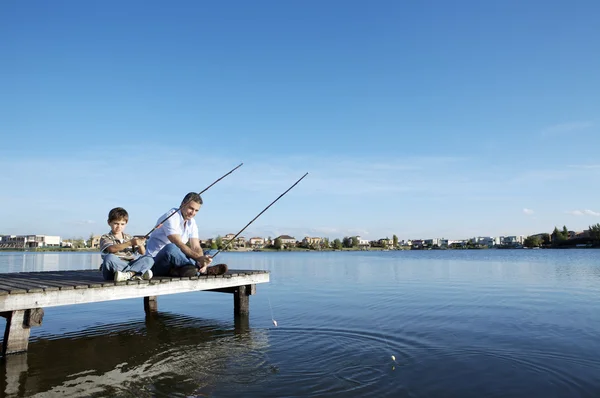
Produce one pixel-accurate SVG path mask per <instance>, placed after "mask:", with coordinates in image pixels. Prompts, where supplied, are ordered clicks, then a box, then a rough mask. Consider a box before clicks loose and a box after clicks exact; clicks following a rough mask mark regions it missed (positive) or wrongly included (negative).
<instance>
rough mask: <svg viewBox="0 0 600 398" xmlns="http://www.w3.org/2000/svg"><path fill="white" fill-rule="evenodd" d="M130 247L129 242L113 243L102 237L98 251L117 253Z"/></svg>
mask: <svg viewBox="0 0 600 398" xmlns="http://www.w3.org/2000/svg"><path fill="white" fill-rule="evenodd" d="M130 246H132V244H131V241H128V242H123V243H114V241H113V240H112V239H110V238H108V237H105V236H103V237H102V239H100V251H101V252H104V253H117V252H120V251H122V250H125V249H127V248H128V247H130Z"/></svg>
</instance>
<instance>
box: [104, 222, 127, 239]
mask: <svg viewBox="0 0 600 398" xmlns="http://www.w3.org/2000/svg"><path fill="white" fill-rule="evenodd" d="M108 225H110V231H111V232H112V233H113V235H116V234H120V233H122V232H123V231H124V230H125V226H126V225H127V221H126V220H124V219H120V220H112V221H109V222H108Z"/></svg>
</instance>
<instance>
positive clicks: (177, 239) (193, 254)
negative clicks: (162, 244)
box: [167, 234, 204, 262]
mask: <svg viewBox="0 0 600 398" xmlns="http://www.w3.org/2000/svg"><path fill="white" fill-rule="evenodd" d="M167 238H169V240H170V241H171V243H173V244H174V245H175V246H177V247H178V248H179V250H181V251H182V252H183V254H185V255H186V256H187V257H189V258H193V259H194V260H196V261H200V262H202V261H203V260H204V253H203V252H202V249H201V248H200V243H199V242H198V239H195V238H192V239H191V244H192V245H193V244H194V243H193V242H194V240H195V241H196V245H197V246H198V248H200V250H198V251H196V250H193V249H192V248H190V247H189V246H188V245H186V244H185V243H183V241H182V240H181V236H180V235H176V234H173V235H169V236H167ZM192 247H193V246H192Z"/></svg>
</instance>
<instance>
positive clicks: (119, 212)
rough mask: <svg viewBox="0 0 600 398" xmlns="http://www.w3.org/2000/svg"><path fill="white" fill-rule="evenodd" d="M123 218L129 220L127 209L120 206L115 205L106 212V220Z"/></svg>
mask: <svg viewBox="0 0 600 398" xmlns="http://www.w3.org/2000/svg"><path fill="white" fill-rule="evenodd" d="M119 220H125V222H127V221H129V214H127V210H125V209H124V208H122V207H115V208H114V209H112V210H111V211H109V212H108V222H112V221H119Z"/></svg>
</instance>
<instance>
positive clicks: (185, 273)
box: [147, 192, 227, 277]
mask: <svg viewBox="0 0 600 398" xmlns="http://www.w3.org/2000/svg"><path fill="white" fill-rule="evenodd" d="M201 206H202V198H201V197H200V195H198V194H197V193H195V192H190V193H188V194H187V195H185V197H184V198H183V200H182V201H181V207H180V208H179V210H178V209H171V210H169V211H168V212H167V213H165V214H163V215H162V216H161V217H160V218H159V219H158V221H157V223H161V222H162V221H164V220H165V219H166V218H167V217H169V216H170V215H171V214H173V213H174V212H177V213H176V214H173V216H172V217H170V218H169V219H168V220H167V221H165V222H164V223H163V224H162V226H161V227H159V228H157V229H155V230H154V232H152V234H151V235H150V237H149V239H148V244H147V252H148V253H149V254H150V255H151V256H152V257H154V266H153V267H152V271H153V273H154V275H156V276H180V277H190V276H196V274H197V272H200V274H207V275H222V274H224V273H226V272H227V265H225V264H217V265H214V266H212V267H209V264H210V263H211V262H212V257H210V256H205V255H204V252H203V250H202V248H201V247H200V241H199V240H198V226H197V225H196V220H194V217H195V216H196V214H197V213H198V210H200V207H201ZM188 242H189V246H188V244H187V243H188Z"/></svg>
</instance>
